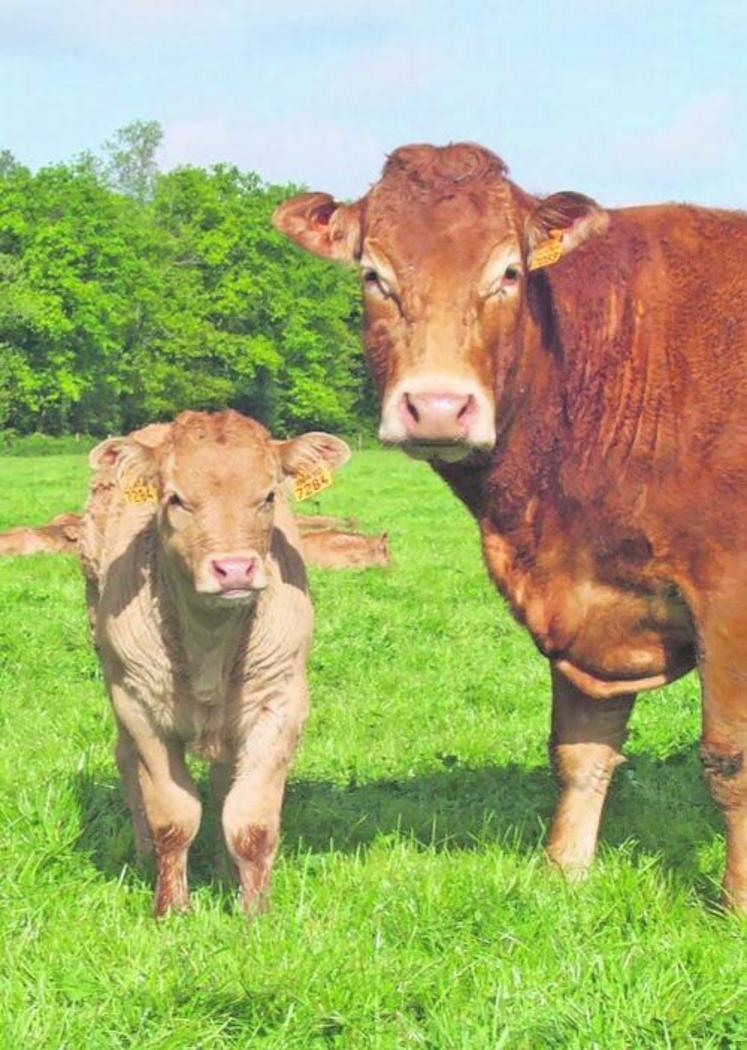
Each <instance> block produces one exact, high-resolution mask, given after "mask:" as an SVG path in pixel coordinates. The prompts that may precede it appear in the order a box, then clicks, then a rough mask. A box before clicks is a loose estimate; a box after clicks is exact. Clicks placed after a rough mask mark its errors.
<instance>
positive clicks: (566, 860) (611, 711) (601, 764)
mask: <svg viewBox="0 0 747 1050" xmlns="http://www.w3.org/2000/svg"><path fill="white" fill-rule="evenodd" d="M634 702H635V695H634V694H631V695H625V696H617V697H613V698H610V699H609V700H594V699H592V698H591V697H589V696H586V694H585V693H582V692H581V691H580V690H579V689H577V688H576V687H575V686H574V685H572V684H571V682H569V681H568V679H567V678H566V677H565V676H564V675H563V674H561V673H560V671H557V670H556V669H555V668H552V732H551V735H550V758H551V761H552V765H553V769H554V771H555V775H556V777H557V779H558V781H559V783H560V801H559V802H558V806H557V809H556V810H555V816H554V818H553V822H552V831H551V832H550V841H549V843H548V847H547V852H548V855H549V856H550V859H551V860H553V861H554V862H555V863H556V864H557V865H558V866H559V867H560V868H562V869H563V871H565V872H566V873H568V874H569V875H575V876H578V875H580V874H583V872H584V871H585V870H586V869H587V868H588V866H589V865H590V864H591V861H592V860H593V857H594V851H595V849H596V844H597V835H598V833H599V823H600V821H601V818H602V809H603V807H604V800H605V797H606V795H607V789H608V787H609V783H610V779H611V777H612V774H613V772H614V770H615V767H616V766H618V765H619V764H620V763H621V762H624V761H625V760H624V758H623V756H622V754H621V749H622V745H623V743H624V742H625V737H626V729H627V723H628V718H629V717H630V712H631V711H632V709H633V704H634Z"/></svg>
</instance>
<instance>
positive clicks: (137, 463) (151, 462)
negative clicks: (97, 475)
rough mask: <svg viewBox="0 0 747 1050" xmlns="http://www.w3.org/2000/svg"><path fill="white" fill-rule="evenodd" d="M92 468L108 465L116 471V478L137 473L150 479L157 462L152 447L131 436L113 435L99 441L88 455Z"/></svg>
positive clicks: (154, 473) (97, 468) (155, 470)
mask: <svg viewBox="0 0 747 1050" xmlns="http://www.w3.org/2000/svg"><path fill="white" fill-rule="evenodd" d="M88 463H89V465H90V467H91V469H92V470H100V469H101V468H102V467H105V466H108V467H111V468H113V469H114V470H115V471H116V475H117V478H123V477H125V476H133V475H137V476H138V477H139V478H142V479H143V480H150V479H151V478H153V477H155V475H156V473H157V462H156V456H155V454H154V451H153V448H151V447H149V446H148V445H144V444H142V443H141V442H140V441H136V440H135V438H133V437H113V438H107V439H106V441H101V442H100V443H99V444H98V445H97V446H96V447H95V448H94V449H92V451H91V452H90V454H89V456H88Z"/></svg>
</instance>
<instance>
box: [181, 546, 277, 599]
mask: <svg viewBox="0 0 747 1050" xmlns="http://www.w3.org/2000/svg"><path fill="white" fill-rule="evenodd" d="M266 586H267V573H266V571H265V566H264V562H263V560H262V558H261V557H260V556H259V554H258V553H257V552H256V551H250V550H245V551H235V552H230V553H223V552H221V553H218V554H211V555H210V556H209V557H207V558H205V560H204V562H203V564H202V566H201V570H200V573H199V579H198V581H197V590H198V591H199V592H200V593H201V594H206V595H211V596H213V597H216V598H220V599H222V600H226V601H241V600H242V599H244V600H247V599H250V598H253V597H255V596H256V593H257V591H261V590H263V589H264V588H265V587H266Z"/></svg>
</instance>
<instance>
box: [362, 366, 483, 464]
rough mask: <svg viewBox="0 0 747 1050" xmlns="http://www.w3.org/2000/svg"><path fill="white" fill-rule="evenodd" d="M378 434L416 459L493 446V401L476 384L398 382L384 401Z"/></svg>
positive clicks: (449, 458) (450, 458)
mask: <svg viewBox="0 0 747 1050" xmlns="http://www.w3.org/2000/svg"><path fill="white" fill-rule="evenodd" d="M379 438H380V439H381V440H382V441H383V442H385V443H386V444H396V445H400V446H401V447H402V448H403V449H404V450H405V451H407V452H408V453H409V454H410V455H412V456H415V457H416V458H419V459H443V460H446V461H450V462H453V461H456V460H459V459H463V458H464V457H465V456H468V455H469V454H470V453H471V452H475V451H487V450H489V449H491V448H492V447H493V445H494V444H495V422H494V410H493V406H492V403H491V401H490V399H489V398H488V397H486V396H485V394H484V393H483V392H482V390H481V389H480V388H479V387H478V386H477V385H472V384H469V385H463V384H460V385H458V386H456V388H455V387H454V386H452V385H449V386H448V387H447V386H445V384H444V383H443V382H442V383H440V384H438V385H436V384H429V385H424V384H423V383H422V382H420V383H417V382H413V383H410V384H408V383H401V384H399V386H398V388H397V389H396V390H395V391H393V392H392V394H390V395H389V397H387V399H386V401H385V403H384V407H383V409H382V415H381V426H380V428H379Z"/></svg>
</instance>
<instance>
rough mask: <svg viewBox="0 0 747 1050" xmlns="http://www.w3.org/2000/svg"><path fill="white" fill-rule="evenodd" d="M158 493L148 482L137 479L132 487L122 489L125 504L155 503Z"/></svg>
mask: <svg viewBox="0 0 747 1050" xmlns="http://www.w3.org/2000/svg"><path fill="white" fill-rule="evenodd" d="M157 495H158V493H157V492H156V486H155V485H152V484H151V483H150V482H149V481H143V479H142V478H139V479H138V480H137V481H136V482H135V483H134V485H128V486H127V487H126V488H125V489H124V498H125V502H127V503H155V501H156V497H157Z"/></svg>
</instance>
